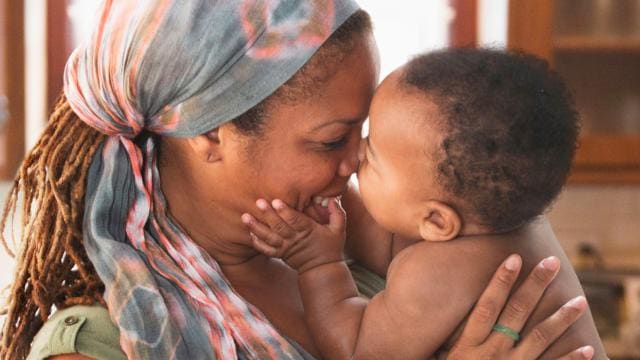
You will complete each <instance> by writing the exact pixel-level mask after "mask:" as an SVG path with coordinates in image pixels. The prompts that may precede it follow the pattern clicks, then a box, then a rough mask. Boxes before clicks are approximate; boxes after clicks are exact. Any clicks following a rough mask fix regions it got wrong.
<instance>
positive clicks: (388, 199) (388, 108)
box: [358, 70, 442, 238]
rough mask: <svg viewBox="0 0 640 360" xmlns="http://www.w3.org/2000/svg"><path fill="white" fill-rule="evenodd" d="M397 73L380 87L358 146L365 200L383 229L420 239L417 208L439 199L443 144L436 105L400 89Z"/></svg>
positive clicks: (360, 174)
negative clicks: (438, 167)
mask: <svg viewBox="0 0 640 360" xmlns="http://www.w3.org/2000/svg"><path fill="white" fill-rule="evenodd" d="M399 77H400V72H399V71H398V70H396V71H395V72H394V73H392V74H391V75H389V76H388V77H387V78H386V79H385V80H384V81H383V83H382V84H381V85H380V87H378V90H377V91H376V94H375V95H374V98H373V102H372V104H371V108H370V111H369V136H368V137H367V138H366V139H365V140H364V141H363V142H362V144H361V148H360V154H359V156H360V161H361V164H360V168H359V170H358V182H359V186H360V193H361V195H362V199H363V202H364V204H365V206H366V207H367V210H368V211H369V213H370V214H371V215H372V216H373V218H374V219H375V220H376V222H378V223H379V224H380V225H382V226H383V227H384V228H386V229H387V230H390V231H392V232H394V233H397V234H400V235H403V236H406V237H410V238H418V237H419V236H420V234H419V232H418V224H419V223H420V221H421V219H422V218H423V217H424V215H425V214H423V207H422V206H421V205H422V204H424V202H426V201H428V200H441V199H442V197H441V196H440V194H441V191H440V187H439V186H438V185H437V183H436V179H435V175H436V174H435V171H436V165H437V162H436V158H435V157H436V155H435V154H437V153H438V147H439V144H440V143H441V141H442V133H441V131H440V130H439V127H438V126H437V119H438V111H437V107H436V105H435V104H434V103H433V102H431V101H430V100H428V99H427V98H426V97H425V96H422V95H419V94H417V93H415V92H408V91H407V90H405V89H404V88H403V87H400V86H399V85H398V79H399Z"/></svg>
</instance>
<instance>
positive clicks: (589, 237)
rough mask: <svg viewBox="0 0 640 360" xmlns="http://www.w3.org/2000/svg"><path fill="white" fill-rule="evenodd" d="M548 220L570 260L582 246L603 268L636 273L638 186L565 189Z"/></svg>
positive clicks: (639, 247) (639, 222)
mask: <svg viewBox="0 0 640 360" xmlns="http://www.w3.org/2000/svg"><path fill="white" fill-rule="evenodd" d="M549 219H550V221H551V223H552V224H553V228H554V229H555V231H556V235H557V236H558V239H559V240H560V242H561V243H562V245H563V247H564V249H565V251H566V252H567V254H568V255H569V257H570V258H572V259H576V258H577V256H576V255H577V249H578V246H579V244H580V243H581V242H586V243H589V244H591V245H593V246H594V247H595V248H596V250H599V251H600V252H601V254H602V255H603V257H604V262H605V265H606V266H614V267H634V268H637V269H640V186H637V185H636V186H631V185H629V186H613V185H609V186H605V185H569V186H567V188H566V189H565V190H564V191H563V192H562V194H561V195H560V198H559V200H558V201H557V202H556V204H555V205H554V206H553V208H552V210H551V212H550V213H549Z"/></svg>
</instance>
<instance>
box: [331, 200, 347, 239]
mask: <svg viewBox="0 0 640 360" xmlns="http://www.w3.org/2000/svg"><path fill="white" fill-rule="evenodd" d="M345 217H346V214H345V212H344V209H342V206H340V201H339V200H338V199H337V198H333V199H331V200H329V228H331V229H332V230H334V231H335V232H343V231H344V224H345V220H346V219H345Z"/></svg>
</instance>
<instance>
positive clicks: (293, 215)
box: [271, 199, 315, 232]
mask: <svg viewBox="0 0 640 360" xmlns="http://www.w3.org/2000/svg"><path fill="white" fill-rule="evenodd" d="M271 205H272V206H273V208H274V209H276V212H277V213H278V215H279V216H280V217H281V218H282V220H284V221H285V222H286V223H287V225H289V226H290V227H291V228H292V229H294V230H296V231H298V232H300V231H309V230H311V228H312V227H313V225H314V224H315V222H314V221H313V220H312V219H311V218H310V217H308V216H307V215H305V214H303V213H301V212H299V211H296V210H295V209H292V208H290V207H289V206H287V204H285V203H284V201H282V200H279V199H275V200H273V201H272V202H271Z"/></svg>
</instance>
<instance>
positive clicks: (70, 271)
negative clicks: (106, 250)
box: [0, 95, 105, 359]
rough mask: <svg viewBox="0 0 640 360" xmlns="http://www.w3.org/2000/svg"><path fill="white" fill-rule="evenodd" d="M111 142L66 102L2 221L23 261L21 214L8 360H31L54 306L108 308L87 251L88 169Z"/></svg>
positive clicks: (28, 161)
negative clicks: (14, 231)
mask: <svg viewBox="0 0 640 360" xmlns="http://www.w3.org/2000/svg"><path fill="white" fill-rule="evenodd" d="M104 138H105V135H102V134H100V133H99V132H98V131H96V130H94V129H93V128H91V127H89V126H88V125H86V124H85V123H84V122H82V121H81V120H80V119H79V118H78V116H77V115H76V114H75V113H74V112H73V110H72V109H71V107H70V106H69V103H68V102H67V100H66V98H65V97H64V95H62V96H61V97H60V98H59V100H58V102H57V104H56V106H55V108H54V110H53V112H52V114H51V117H50V119H49V123H48V125H47V127H46V129H45V130H44V133H43V134H42V136H41V137H40V139H39V141H38V142H37V144H36V145H35V147H34V148H33V149H32V150H31V152H29V154H28V155H27V157H26V158H25V160H24V162H23V163H22V166H21V167H20V170H19V171H18V175H17V176H16V179H15V180H14V183H13V187H12V189H11V191H10V192H9V197H8V200H7V203H6V205H5V208H4V211H3V213H2V217H1V218H0V238H1V239H2V245H3V246H4V248H5V250H6V251H7V252H8V253H9V254H10V255H11V256H12V257H15V255H14V254H13V252H12V251H11V249H10V248H9V246H8V244H7V241H6V239H5V237H4V230H5V227H6V224H7V220H8V218H9V217H12V218H13V216H14V215H15V214H16V213H17V212H18V211H19V208H21V217H22V222H21V224H20V225H21V226H20V229H21V234H20V237H21V241H20V244H19V248H20V250H19V253H18V256H17V259H16V260H17V261H16V272H15V279H14V283H13V285H12V287H11V292H10V295H9V300H8V304H7V305H6V308H4V309H3V313H4V314H6V319H5V323H4V328H3V330H2V342H1V343H0V358H2V359H9V358H11V359H23V358H26V356H27V354H28V352H29V348H30V346H31V342H32V340H33V337H34V336H35V334H36V333H37V332H38V330H39V329H40V328H41V327H42V324H44V322H45V321H46V320H47V319H48V318H49V315H50V314H51V312H52V311H53V310H54V307H55V309H62V308H64V307H68V306H71V305H77V304H84V305H91V304H94V303H96V302H97V303H101V304H103V305H104V300H103V298H102V294H103V292H104V285H103V284H102V282H101V281H100V279H99V278H98V275H97V274H96V272H95V270H94V268H93V265H92V264H91V262H90V261H89V259H88V257H87V254H86V253H85V250H84V247H83V245H82V218H83V213H84V195H85V190H86V180H87V175H88V173H89V171H88V170H89V166H90V165H91V159H92V158H93V155H94V153H95V152H96V150H97V149H98V147H99V146H100V144H101V143H102V142H103V140H104ZM20 200H22V204H20V205H19V201H20ZM12 222H13V220H12ZM10 228H13V226H11V227H10Z"/></svg>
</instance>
